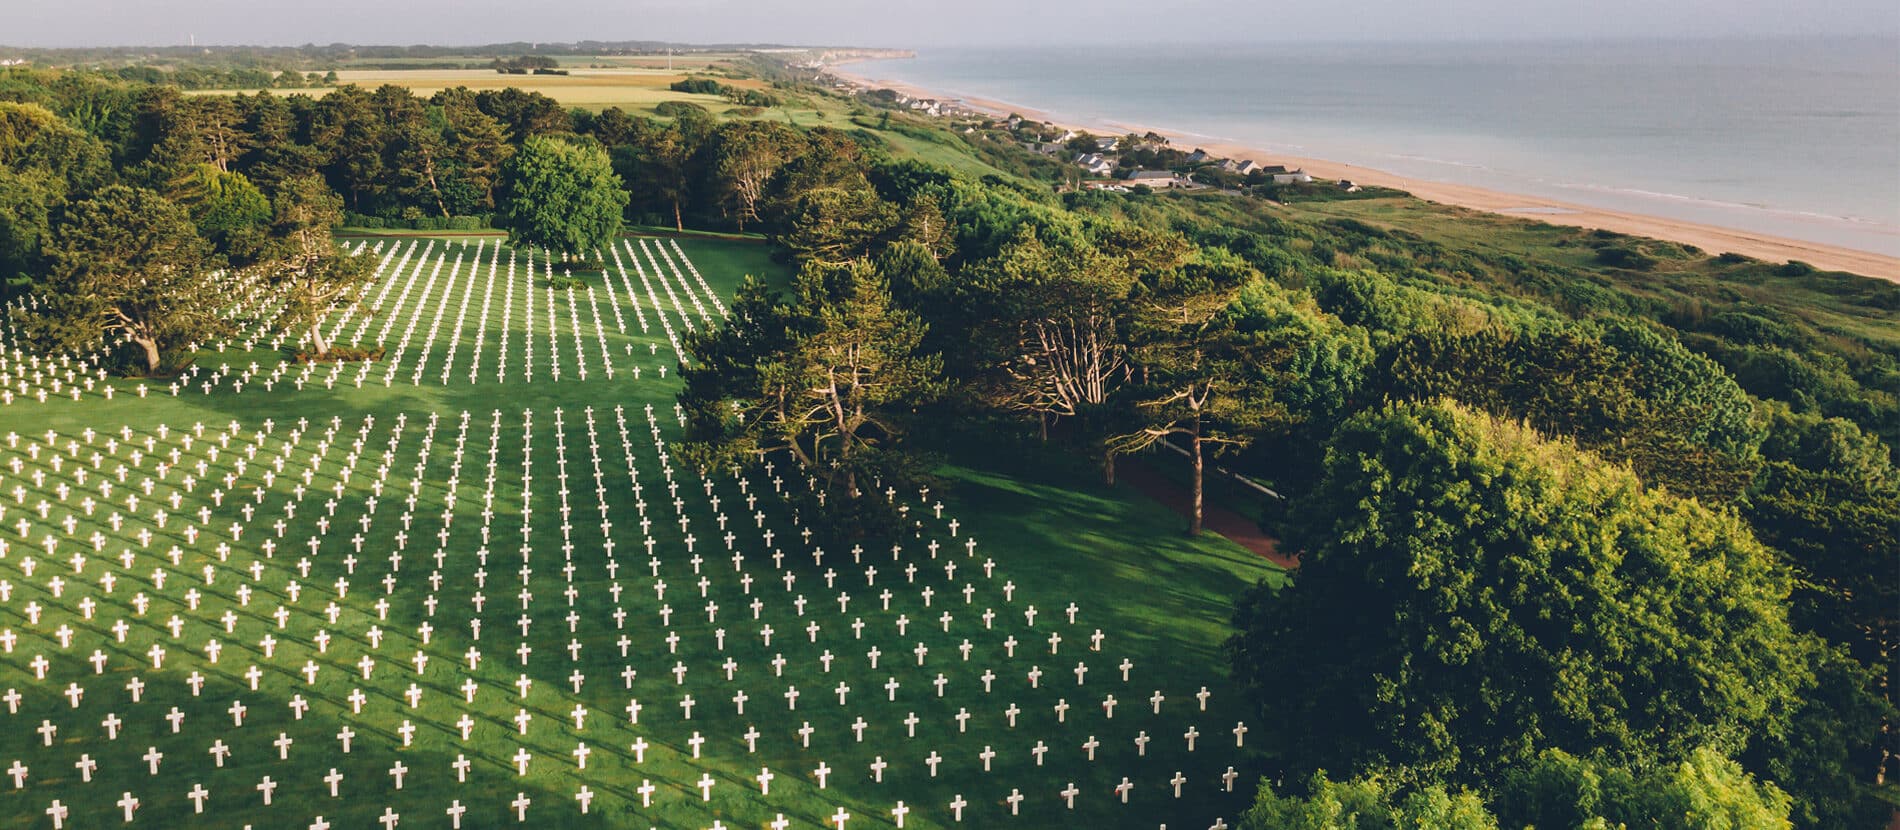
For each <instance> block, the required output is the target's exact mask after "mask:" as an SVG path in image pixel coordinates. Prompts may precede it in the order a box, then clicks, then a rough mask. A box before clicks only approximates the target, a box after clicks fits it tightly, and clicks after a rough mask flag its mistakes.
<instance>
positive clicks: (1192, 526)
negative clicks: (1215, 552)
mask: <svg viewBox="0 0 1900 830" xmlns="http://www.w3.org/2000/svg"><path fill="white" fill-rule="evenodd" d="M1188 443H1189V444H1191V445H1192V446H1193V447H1194V512H1193V514H1192V515H1191V516H1189V517H1188V535H1189V536H1199V535H1201V521H1202V518H1201V517H1202V509H1201V508H1202V505H1203V503H1204V502H1205V500H1206V497H1205V493H1204V492H1203V489H1204V488H1203V487H1202V486H1201V481H1202V479H1203V478H1204V476H1203V475H1202V472H1203V470H1204V465H1203V464H1202V461H1201V429H1200V427H1199V425H1196V426H1195V428H1194V433H1193V434H1192V435H1190V436H1189V437H1188Z"/></svg>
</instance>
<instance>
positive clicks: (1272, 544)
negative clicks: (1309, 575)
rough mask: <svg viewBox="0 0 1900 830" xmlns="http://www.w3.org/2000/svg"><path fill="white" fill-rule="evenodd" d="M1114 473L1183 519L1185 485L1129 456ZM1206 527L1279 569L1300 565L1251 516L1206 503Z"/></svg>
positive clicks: (1187, 499)
mask: <svg viewBox="0 0 1900 830" xmlns="http://www.w3.org/2000/svg"><path fill="white" fill-rule="evenodd" d="M1117 473H1118V475H1119V476H1120V478H1121V480H1122V481H1125V482H1127V483H1128V484H1129V485H1131V486H1133V487H1134V488H1135V489H1137V490H1140V491H1141V493H1142V495H1145V496H1147V497H1148V498H1151V499H1154V500H1155V501H1158V502H1160V503H1161V504H1163V505H1165V506H1166V507H1167V508H1168V509H1169V510H1172V511H1174V512H1175V513H1178V514H1180V515H1181V517H1182V518H1187V516H1188V513H1189V511H1190V509H1191V508H1192V506H1193V504H1194V494H1193V493H1191V492H1189V491H1188V489H1187V488H1186V487H1183V486H1181V485H1179V484H1176V483H1174V482H1173V481H1170V480H1169V479H1168V477H1167V476H1164V475H1162V474H1161V473H1160V472H1159V471H1157V470H1155V468H1154V467H1153V466H1150V465H1149V463H1148V462H1146V461H1141V460H1137V459H1132V458H1125V459H1122V460H1121V461H1120V462H1119V464H1118V465H1117ZM1203 513H1204V518H1205V519H1206V525H1207V529H1208V530H1210V531H1213V532H1215V533H1218V534H1220V535H1222V536H1225V537H1227V539H1229V540H1230V541H1232V542H1233V543H1234V544H1237V545H1239V546H1241V547H1243V548H1246V549H1248V550H1250V551H1253V552H1254V553H1256V554H1259V555H1260V556H1263V557H1265V558H1266V559H1267V561H1269V562H1272V563H1273V564H1275V565H1279V566H1280V567H1282V568H1286V569H1288V570H1292V569H1294V568H1297V567H1299V566H1300V563H1299V559H1298V557H1289V556H1286V555H1284V554H1282V553H1280V550H1279V541H1278V540H1276V539H1274V538H1273V537H1272V536H1268V535H1267V534H1265V533H1263V532H1261V530H1260V526H1259V525H1258V524H1256V523H1254V521H1253V520H1252V519H1249V518H1247V517H1245V516H1242V515H1240V514H1239V513H1236V512H1234V511H1232V510H1229V509H1227V508H1225V507H1221V506H1219V505H1215V504H1211V503H1210V504H1207V505H1206V506H1205V507H1204V509H1203Z"/></svg>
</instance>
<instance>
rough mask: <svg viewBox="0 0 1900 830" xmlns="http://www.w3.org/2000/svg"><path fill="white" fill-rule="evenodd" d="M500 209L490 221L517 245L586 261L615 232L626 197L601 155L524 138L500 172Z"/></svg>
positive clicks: (553, 141)
mask: <svg viewBox="0 0 1900 830" xmlns="http://www.w3.org/2000/svg"><path fill="white" fill-rule="evenodd" d="M501 187H502V191H503V193H504V199H505V202H504V204H505V207H504V208H503V209H502V211H501V212H500V213H499V214H498V215H497V216H496V217H495V220H496V224H497V225H498V226H500V227H502V228H503V229H505V230H507V231H508V239H509V241H510V242H511V243H514V244H517V245H523V244H525V245H534V246H538V247H545V248H548V249H551V250H553V251H556V252H559V253H560V254H562V255H563V256H567V257H570V258H571V257H574V256H577V255H587V254H591V253H593V252H594V251H596V250H598V249H600V248H602V247H604V246H606V245H607V244H609V243H610V242H611V241H612V240H613V237H614V235H615V234H617V233H619V232H620V219H621V211H623V210H624V209H625V208H626V206H627V191H626V189H625V188H624V187H623V186H622V185H621V182H620V176H619V175H617V174H615V173H614V171H613V165H612V163H611V162H609V161H608V160H607V153H606V151H604V150H602V149H601V148H600V147H599V146H590V145H585V144H579V143H576V142H572V141H568V140H564V139H559V138H543V137H536V138H530V139H528V141H527V142H526V143H525V144H523V145H522V147H521V150H520V151H519V152H517V153H515V154H514V156H513V157H511V158H510V159H509V160H508V163H507V164H506V165H505V166H504V167H503V168H502V185H501Z"/></svg>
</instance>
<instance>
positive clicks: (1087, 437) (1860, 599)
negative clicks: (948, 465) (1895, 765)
mask: <svg viewBox="0 0 1900 830" xmlns="http://www.w3.org/2000/svg"><path fill="white" fill-rule="evenodd" d="M668 129H669V130H671V129H676V127H669V128H668ZM747 129H754V130H764V131H766V133H775V132H776V131H777V129H778V128H777V127H776V125H755V126H752V127H748V128H747ZM796 135H798V133H796V132H795V131H789V130H788V131H786V132H785V133H784V134H783V136H784V139H785V141H786V142H787V147H788V148H790V147H795V146H797V142H795V141H792V139H791V137H792V136H796ZM805 135H806V136H807V139H806V140H807V141H810V140H815V139H816V137H817V136H819V135H821V133H818V132H815V131H814V132H810V133H806V134H805ZM836 138H837V139H838V140H840V141H841V142H843V143H842V144H840V145H839V149H838V150H836V151H834V152H829V153H824V154H815V155H810V156H804V157H800V156H798V155H797V154H796V153H795V151H792V150H789V149H788V150H787V151H785V152H782V153H774V154H771V155H769V156H764V157H758V156H751V155H746V154H741V155H740V156H736V157H735V156H731V155H730V154H722V155H721V156H720V159H721V161H720V163H719V164H718V165H717V167H718V169H721V170H726V171H728V172H733V173H737V172H739V171H743V172H744V174H745V175H747V176H748V177H750V178H751V179H752V180H753V183H752V184H750V185H746V186H744V187H742V188H740V189H738V190H736V191H735V192H740V193H757V194H762V196H761V198H759V199H757V200H755V201H753V202H752V203H751V205H752V206H751V208H750V209H749V210H748V211H746V213H745V214H744V216H745V219H746V222H747V226H748V227H750V228H760V229H764V230H766V231H767V232H769V233H772V234H773V235H774V236H775V238H776V239H777V240H778V241H779V242H780V243H781V244H782V245H783V246H784V247H785V248H786V249H787V250H788V251H789V252H790V253H791V254H792V255H793V256H794V257H795V258H796V259H797V261H798V262H799V263H800V265H801V268H800V271H799V274H798V277H797V278H796V280H795V282H794V285H793V286H792V288H791V290H790V291H789V292H780V291H777V290H774V289H772V288H769V287H766V286H763V285H758V284H753V285H748V286H747V287H745V288H744V289H742V290H741V292H740V294H739V296H738V297H737V298H736V300H735V302H734V304H733V309H734V320H733V322H732V323H731V324H730V325H729V326H727V327H726V328H725V329H723V330H720V331H716V332H696V333H694V334H693V335H692V336H691V337H690V338H689V345H690V360H689V362H688V365H687V366H686V367H685V368H684V370H683V375H684V377H685V384H686V385H685V390H684V392H683V393H682V396H681V402H682V404H683V405H684V406H685V408H686V411H687V413H688V418H689V437H690V439H691V440H690V441H689V442H688V444H687V446H686V447H685V448H684V449H683V452H684V453H685V454H686V455H687V456H688V457H689V458H692V459H694V460H695V461H697V462H699V463H703V464H713V463H753V462H755V461H756V459H758V458H759V457H761V456H762V455H770V454H784V455H785V456H789V457H791V458H795V459H796V460H797V461H798V463H800V464H801V465H803V466H805V467H806V468H807V469H808V470H810V471H811V472H812V473H813V474H814V475H815V476H817V477H818V479H819V481H820V484H821V486H820V487H819V488H818V493H819V495H817V496H814V499H816V500H818V501H821V502H822V503H823V509H822V511H821V510H820V509H819V505H818V504H816V503H815V504H813V505H811V506H810V507H811V512H812V513H813V514H814V515H823V516H825V517H826V519H825V521H826V524H827V525H828V527H827V529H826V532H827V533H829V534H832V535H836V536H840V537H854V536H873V535H880V534H889V533H896V532H900V530H901V527H902V525H903V520H902V517H901V516H897V515H893V514H892V513H890V511H888V509H886V508H884V507H882V506H881V505H883V504H884V503H885V502H884V500H883V499H881V498H873V497H868V496H869V494H871V493H873V492H878V493H881V492H882V491H883V488H885V487H888V486H892V485H896V486H900V487H901V486H904V485H905V484H906V483H916V482H919V481H927V480H928V476H929V468H930V465H931V463H932V458H933V457H935V456H934V455H933V452H956V451H957V447H958V446H959V444H960V442H967V441H971V440H981V441H1009V440H1012V438H1011V437H1012V436H1017V437H1018V440H1023V441H1025V442H1027V444H1026V446H1029V447H1031V449H1029V450H1027V451H1029V452H1035V451H1036V450H1035V449H1033V447H1034V446H1035V445H1036V444H1044V445H1046V446H1048V447H1066V448H1068V451H1069V452H1071V453H1073V454H1080V455H1086V456H1088V457H1090V458H1092V459H1094V462H1093V463H1096V464H1099V465H1100V468H1101V470H1102V473H1103V474H1104V476H1105V477H1107V478H1109V479H1110V480H1112V478H1113V476H1114V469H1115V464H1116V459H1117V458H1118V457H1121V456H1124V455H1126V454H1128V453H1133V452H1137V451H1140V450H1142V449H1144V448H1147V447H1150V446H1153V445H1155V444H1156V443H1158V442H1161V441H1168V442H1171V443H1173V444H1175V445H1176V446H1177V447H1179V448H1180V449H1182V450H1184V451H1185V452H1186V453H1187V456H1188V458H1189V459H1190V462H1189V463H1190V465H1191V466H1190V480H1191V482H1192V489H1193V493H1194V504H1195V507H1196V510H1197V513H1196V516H1195V518H1194V520H1193V522H1192V524H1193V526H1194V527H1195V528H1198V523H1199V517H1198V509H1199V507H1200V505H1201V503H1202V493H1203V487H1202V478H1203V472H1204V468H1205V466H1206V465H1207V464H1209V463H1213V462H1215V461H1218V462H1220V463H1222V464H1224V465H1225V466H1228V467H1230V468H1233V469H1236V470H1238V471H1240V472H1242V473H1245V474H1247V475H1250V476H1253V477H1256V478H1261V479H1266V480H1269V481H1271V482H1272V483H1273V484H1274V485H1275V486H1276V487H1277V488H1278V489H1279V490H1280V491H1281V492H1283V493H1288V494H1292V496H1293V498H1292V500H1291V502H1290V503H1287V504H1286V505H1284V509H1283V510H1279V511H1276V513H1277V515H1276V517H1275V518H1274V520H1273V528H1272V529H1273V530H1274V531H1275V532H1276V533H1278V534H1279V535H1281V536H1282V537H1283V538H1284V539H1285V540H1286V541H1287V542H1288V545H1289V549H1290V550H1292V551H1296V552H1298V553H1300V554H1301V555H1302V557H1303V559H1302V562H1303V565H1302V567H1301V569H1300V570H1299V571H1298V572H1297V573H1296V574H1295V576H1294V578H1293V580H1292V584H1291V586H1290V587H1288V588H1286V589H1284V590H1282V591H1279V592H1278V593H1277V594H1275V593H1273V592H1271V591H1270V590H1269V589H1267V588H1264V587H1263V588H1260V589H1258V590H1257V591H1255V592H1254V593H1253V594H1251V595H1250V596H1249V597H1248V598H1247V600H1246V601H1245V602H1243V603H1242V606H1241V608H1240V609H1239V611H1238V612H1237V615H1236V625H1237V628H1238V630H1239V633H1238V635H1237V636H1236V637H1235V639H1234V641H1233V642H1232V643H1231V644H1230V656H1231V658H1232V661H1233V664H1234V666H1233V670H1234V672H1235V675H1236V676H1237V677H1238V678H1241V680H1242V682H1243V684H1244V685H1245V686H1246V687H1247V688H1248V689H1249V691H1250V693H1251V694H1252V695H1253V697H1254V699H1255V700H1256V701H1257V702H1258V704H1259V706H1260V708H1261V713H1260V722H1266V723H1271V724H1273V727H1272V729H1271V731H1273V732H1274V733H1275V734H1274V735H1273V736H1271V739H1270V740H1268V741H1264V742H1262V743H1263V745H1264V746H1265V747H1266V749H1264V750H1263V753H1265V754H1266V758H1265V760H1266V763H1267V764H1268V766H1269V768H1270V769H1271V770H1273V774H1272V775H1271V776H1270V777H1269V778H1270V780H1269V782H1268V786H1267V788H1266V789H1265V790H1264V791H1263V793H1262V797H1261V801H1260V807H1259V809H1258V811H1257V812H1256V814H1255V815H1254V816H1252V817H1251V818H1250V823H1251V826H1257V827H1263V828H1264V827H1282V826H1303V827H1397V826H1471V827H1481V826H1495V825H1496V824H1499V823H1503V824H1509V825H1511V826H1523V825H1525V824H1532V823H1534V824H1536V826H1540V827H1544V826H1616V825H1617V824H1623V825H1627V826H1665V827H1693V826H1779V825H1782V824H1784V823H1787V822H1792V823H1794V824H1795V825H1797V826H1801V827H1814V828H1821V827H1867V826H1876V825H1878V824H1879V823H1880V822H1881V821H1883V820H1884V818H1885V817H1886V816H1887V815H1888V814H1889V813H1890V812H1891V809H1892V807H1891V803H1892V793H1891V791H1890V790H1889V789H1886V788H1885V787H1884V785H1882V784H1880V783H1878V782H1879V781H1881V780H1882V772H1883V770H1885V769H1886V768H1887V767H1888V765H1890V764H1891V763H1892V762H1891V761H1890V760H1888V759H1889V757H1890V756H1889V755H1888V754H1887V753H1888V751H1889V750H1890V749H1891V748H1892V744H1891V741H1892V739H1891V738H1890V737H1889V736H1888V735H1887V733H1886V732H1885V726H1884V725H1885V724H1886V723H1887V722H1888V721H1889V720H1890V719H1891V718H1892V716H1893V713H1894V708H1893V706H1892V701H1891V698H1890V695H1891V691H1890V687H1889V686H1888V685H1887V683H1886V682H1885V679H1884V678H1886V677H1888V676H1890V675H1891V672H1892V669H1893V666H1892V660H1893V659H1894V658H1893V653H1894V652H1893V645H1894V637H1895V634H1896V633H1900V630H1897V629H1896V625H1895V622H1896V621H1895V618H1894V613H1895V611H1897V610H1900V585H1896V580H1895V579H1894V578H1893V577H1894V574H1895V572H1896V564H1900V559H1897V558H1896V551H1895V548H1894V545H1893V541H1892V540H1894V539H1896V538H1900V476H1897V475H1896V473H1895V471H1894V468H1893V462H1892V456H1891V451H1890V445H1889V444H1888V443H1886V442H1885V441H1883V440H1882V436H1887V435H1891V433H1892V429H1893V426H1894V420H1893V413H1894V397H1893V396H1892V395H1891V394H1890V392H1889V389H1890V388H1891V384H1892V383H1893V378H1894V375H1893V371H1894V366H1895V363H1894V354H1893V351H1892V349H1893V344H1892V343H1891V342H1890V341H1888V340H1886V339H1882V338H1878V337H1872V338H1869V337H1857V336H1855V335H1852V334H1849V333H1845V332H1842V331H1840V330H1833V331H1823V330H1821V329H1819V328H1818V327H1817V326H1815V325H1814V324H1813V323H1809V322H1807V321H1805V320H1804V319H1802V318H1800V317H1798V316H1796V315H1794V314H1792V313H1790V312H1788V311H1787V310H1785V309H1782V308H1774V307H1766V306H1761V305H1755V304H1750V303H1747V302H1741V301H1738V300H1736V299H1735V298H1734V297H1733V296H1732V295H1731V296H1729V297H1727V298H1723V297H1722V296H1721V295H1720V294H1712V295H1710V296H1702V297H1694V298H1690V297H1682V298H1679V299H1677V300H1675V301H1662V300H1658V299H1656V298H1655V297H1654V296H1651V295H1647V294H1645V293H1644V292H1642V291H1637V290H1626V289H1625V288H1624V287H1623V286H1621V285H1619V284H1618V283H1616V282H1614V281H1611V280H1607V279H1604V278H1603V274H1602V273H1601V272H1585V271H1579V270H1577V269H1575V268H1574V266H1565V265H1561V264H1557V263H1553V262H1548V261H1517V262H1510V263H1502V262H1499V261H1496V260H1494V259H1491V258H1489V257H1487V256H1484V255H1478V254H1473V253H1471V252H1467V251H1462V250H1457V249H1452V248H1448V247H1446V246H1443V245H1440V244H1438V243H1434V242H1432V241H1429V240H1425V239H1419V238H1406V237H1403V236H1398V235H1394V234H1392V233H1389V232H1385V231H1381V230H1379V229H1376V228H1371V227H1369V226H1365V225H1362V224H1359V223H1353V222H1330V223H1320V224H1296V223H1293V222H1290V221H1287V220H1285V219H1283V218H1276V217H1273V216H1270V215H1267V214H1266V213H1265V212H1264V211H1262V210H1260V209H1259V207H1258V205H1257V203H1250V202H1248V201H1245V200H1229V199H1222V200H1208V199H1192V198H1175V197H1169V198H1163V197H1158V196H1157V197H1144V198H1128V197H1122V196H1117V195H1112V194H1099V193H1096V194H1071V195H1067V196H1063V197H1056V196H1052V195H1050V194H1049V193H1048V191H1047V189H1045V188H1043V187H1039V186H1030V185H1028V184H1026V183H1024V182H1020V181H1017V180H1013V179H1007V178H1002V177H989V178H985V179H982V180H972V179H970V178H967V177H964V176H962V175H958V174H953V173H950V172H948V171H945V170H942V169H939V168H934V167H931V166H927V165H923V164H919V163H915V162H893V161H890V160H888V159H886V158H882V157H880V156H879V154H877V153H876V152H874V151H869V150H867V149H866V148H865V147H854V146H853V144H854V142H851V141H849V139H850V138H851V137H849V136H838V137H836ZM747 146H748V147H763V146H769V145H768V143H767V140H766V139H765V135H764V134H761V136H760V137H759V138H758V139H755V140H753V141H751V142H748V144H747ZM787 159H789V160H787ZM770 161H782V163H778V164H764V165H761V164H760V162H770ZM773 194H778V198H772V195H773ZM638 198H641V196H640V194H638V193H636V199H638ZM1579 234H1580V235H1581V236H1584V237H1585V238H1586V239H1587V240H1588V241H1587V242H1583V243H1580V244H1588V245H1593V246H1601V247H1603V248H1608V247H1620V246H1630V245H1647V244H1648V243H1642V242H1640V241H1636V240H1629V239H1626V238H1621V237H1615V236H1613V235H1607V236H1599V237H1589V236H1588V235H1585V234H1582V232H1579ZM1595 249H1596V248H1593V250H1595ZM1657 253H1658V255H1659V256H1667V255H1668V254H1667V252H1663V251H1658V252H1657ZM1720 267H1723V268H1728V269H1730V271H1731V272H1732V273H1733V274H1735V275H1736V277H1737V278H1738V279H1748V280H1755V281H1763V280H1787V281H1789V283H1790V284H1791V285H1795V284H1800V283H1799V282H1798V281H1800V280H1819V281H1820V282H1821V284H1826V285H1828V286H1830V288H1829V290H1830V291H1831V292H1832V293H1831V294H1830V296H1831V297H1833V298H1834V300H1835V301H1836V302H1838V303H1840V304H1842V305H1843V306H1850V305H1858V306H1860V307H1862V308H1867V309H1870V310H1871V311H1872V313H1874V314H1878V309H1880V308H1889V307H1891V306H1887V305H1883V304H1884V303H1891V302H1892V300H1893V299H1894V297H1895V296H1896V293H1895V290H1894V289H1893V288H1892V287H1891V286H1884V285H1879V284H1874V283H1872V281H1867V280H1858V279H1848V278H1833V277H1827V278H1822V277H1819V276H1817V275H1801V274H1796V273H1793V272H1792V271H1790V270H1789V269H1788V268H1787V267H1786V266H1770V265H1766V264H1762V263H1751V262H1745V261H1732V262H1725V263H1720ZM1836 279H1838V280H1839V282H1838V284H1837V283H1835V282H1834V280H1836ZM1810 284H1813V283H1810ZM1849 297H1851V298H1852V299H1847V298H1849ZM1745 356H1746V357H1745ZM1771 358H1772V359H1774V360H1779V361H1781V365H1783V366H1790V365H1810V366H1813V367H1816V371H1815V372H1814V373H1812V374H1813V375H1821V374H1826V376H1827V380H1825V381H1823V380H1820V379H1819V378H1818V377H1815V378H1813V379H1804V380H1792V379H1793V378H1796V377H1802V375H1801V373H1798V372H1781V373H1778V374H1774V375H1772V376H1770V375H1769V373H1767V372H1759V373H1757V374H1751V373H1750V372H1749V371H1748V367H1749V366H1750V364H1751V362H1753V361H1757V360H1768V359H1771ZM1822 367H1826V368H1825V369H1823V368H1822ZM1768 377H1774V378H1778V379H1780V380H1782V381H1792V382H1790V383H1788V385H1786V386H1783V387H1780V388H1777V387H1774V386H1772V385H1771V384H1769V383H1768V382H1767V379H1768ZM1797 388H1798V389H1801V390H1803V391H1804V392H1805V394H1787V395H1785V396H1784V395H1780V394H1777V392H1780V391H1782V390H1793V389H1797ZM1339 804H1344V805H1345V807H1346V808H1347V809H1345V811H1344V812H1343V813H1342V812H1341V811H1340V809H1335V808H1336V807H1337V805H1339ZM1342 815H1343V816H1346V818H1341V816H1342ZM1290 816H1306V817H1308V819H1311V818H1312V817H1313V816H1322V817H1324V816H1331V817H1332V818H1329V819H1324V820H1319V819H1313V820H1312V823H1306V824H1300V823H1297V822H1294V823H1289V822H1292V821H1293V820H1292V819H1290V818H1289V817H1290ZM1461 817H1462V818H1461Z"/></svg>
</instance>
